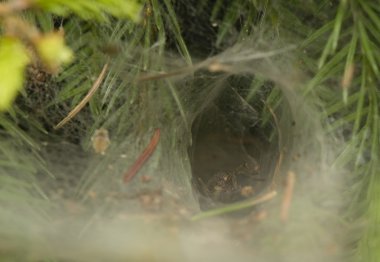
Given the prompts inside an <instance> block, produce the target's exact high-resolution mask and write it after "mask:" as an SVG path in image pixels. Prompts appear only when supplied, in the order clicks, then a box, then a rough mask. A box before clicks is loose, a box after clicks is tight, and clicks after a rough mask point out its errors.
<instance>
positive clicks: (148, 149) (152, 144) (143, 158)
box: [123, 129, 160, 184]
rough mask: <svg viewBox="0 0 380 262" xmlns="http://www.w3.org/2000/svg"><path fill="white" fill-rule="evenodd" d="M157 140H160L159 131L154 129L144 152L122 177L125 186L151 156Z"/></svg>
mask: <svg viewBox="0 0 380 262" xmlns="http://www.w3.org/2000/svg"><path fill="white" fill-rule="evenodd" d="M159 140H160V129H156V130H155V131H154V134H153V136H152V139H151V140H150V142H149V144H148V146H147V147H146V148H145V150H144V152H142V153H141V155H140V156H139V157H138V158H137V160H136V161H135V163H134V164H133V165H132V166H131V168H130V169H129V170H128V171H127V172H125V174H124V176H123V180H124V183H126V184H127V183H128V182H129V181H131V179H132V178H133V177H134V176H135V175H136V174H137V173H138V172H139V170H140V169H141V167H142V166H143V165H144V163H145V162H146V161H147V160H148V158H149V157H150V156H151V155H152V154H153V152H154V150H155V149H156V147H157V144H158V141H159Z"/></svg>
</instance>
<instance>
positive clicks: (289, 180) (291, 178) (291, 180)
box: [280, 171, 296, 222]
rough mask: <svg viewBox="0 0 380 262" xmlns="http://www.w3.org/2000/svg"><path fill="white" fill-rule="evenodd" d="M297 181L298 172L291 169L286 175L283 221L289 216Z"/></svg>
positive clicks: (282, 209)
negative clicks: (295, 172)
mask: <svg viewBox="0 0 380 262" xmlns="http://www.w3.org/2000/svg"><path fill="white" fill-rule="evenodd" d="M295 181H296V174H294V172H293V171H289V172H288V174H287V177H286V185H285V191H284V197H283V199H282V205H281V213H280V219H281V221H282V222H286V221H287V220H288V217H289V208H290V204H291V202H292V197H293V191H294V184H295Z"/></svg>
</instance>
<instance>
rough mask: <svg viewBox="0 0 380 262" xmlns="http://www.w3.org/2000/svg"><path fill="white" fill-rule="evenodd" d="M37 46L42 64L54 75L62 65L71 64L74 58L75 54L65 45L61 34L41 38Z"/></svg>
mask: <svg viewBox="0 0 380 262" xmlns="http://www.w3.org/2000/svg"><path fill="white" fill-rule="evenodd" d="M35 46H36V50H37V53H38V55H39V56H40V58H41V60H42V62H43V63H44V65H45V66H46V67H47V69H49V70H50V71H51V72H52V73H56V72H57V71H58V69H59V67H60V66H61V65H62V64H65V63H69V62H70V61H71V60H72V58H73V52H72V51H71V49H70V48H68V47H67V46H66V45H65V40H64V37H63V34H62V33H60V32H54V33H49V34H45V35H43V36H41V37H40V38H38V39H37V40H36V41H35Z"/></svg>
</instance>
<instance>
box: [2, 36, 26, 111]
mask: <svg viewBox="0 0 380 262" xmlns="http://www.w3.org/2000/svg"><path fill="white" fill-rule="evenodd" d="M29 61H30V59H29V55H28V50H27V49H26V47H25V46H24V45H23V44H22V43H21V41H20V40H18V39H16V38H12V37H3V38H0V111H4V110H6V109H8V108H9V107H10V106H11V104H12V102H13V101H14V99H15V98H16V96H17V93H18V91H19V90H20V89H21V88H22V86H23V83H24V72H25V67H26V65H27V64H28V63H29Z"/></svg>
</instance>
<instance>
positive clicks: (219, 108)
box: [189, 79, 278, 209]
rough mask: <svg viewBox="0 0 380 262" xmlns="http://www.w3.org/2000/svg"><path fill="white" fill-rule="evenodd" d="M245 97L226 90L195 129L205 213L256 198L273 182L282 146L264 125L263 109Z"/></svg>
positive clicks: (196, 170) (197, 185)
mask: <svg viewBox="0 0 380 262" xmlns="http://www.w3.org/2000/svg"><path fill="white" fill-rule="evenodd" d="M235 80H238V83H244V81H241V79H235ZM234 82H235V83H236V81H234ZM243 97H244V88H243V89H241V88H240V89H239V88H237V87H236V86H235V87H231V86H230V87H228V88H226V89H225V90H224V91H223V92H222V93H221V94H220V95H219V97H218V98H217V99H215V101H213V103H211V104H210V105H209V106H208V107H207V108H206V109H205V110H203V112H202V113H201V114H199V115H198V117H197V118H196V119H195V121H194V123H193V125H192V136H193V143H192V146H191V148H190V149H189V154H190V158H191V166H192V184H193V188H194V191H195V192H196V193H197V195H198V199H199V202H200V206H201V208H202V209H209V208H213V207H217V206H220V205H223V204H229V203H234V202H236V201H241V200H244V199H247V198H252V197H255V196H256V195H257V194H260V193H261V192H262V191H263V190H265V189H266V188H267V187H268V186H269V184H270V182H271V181H272V175H273V170H274V167H275V165H276V156H277V152H278V148H277V145H274V144H276V142H270V141H269V134H270V133H271V130H268V128H263V127H262V126H261V125H260V123H261V121H260V114H259V111H258V110H261V108H256V107H255V106H254V105H253V103H248V102H247V101H246V100H245V99H244V98H243ZM272 131H273V130H272ZM275 140H276V139H274V141H275Z"/></svg>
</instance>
